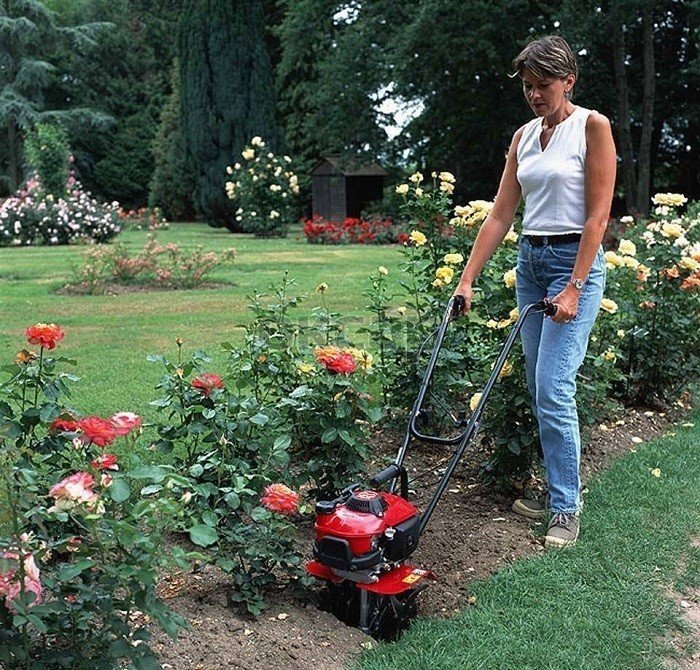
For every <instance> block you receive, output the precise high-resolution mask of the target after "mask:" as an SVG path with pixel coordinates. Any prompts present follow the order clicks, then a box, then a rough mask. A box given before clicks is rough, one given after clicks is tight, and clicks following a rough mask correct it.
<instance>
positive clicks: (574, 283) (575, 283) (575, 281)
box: [569, 277, 586, 291]
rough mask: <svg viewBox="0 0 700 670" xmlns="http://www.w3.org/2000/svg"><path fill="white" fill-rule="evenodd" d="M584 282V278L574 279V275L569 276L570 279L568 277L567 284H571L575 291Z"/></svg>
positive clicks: (579, 288)
mask: <svg viewBox="0 0 700 670" xmlns="http://www.w3.org/2000/svg"><path fill="white" fill-rule="evenodd" d="M585 283H586V280H585V279H576V277H571V279H569V284H571V285H572V286H573V287H574V288H575V289H576V290H577V291H580V290H581V289H582V288H583V285H584V284H585Z"/></svg>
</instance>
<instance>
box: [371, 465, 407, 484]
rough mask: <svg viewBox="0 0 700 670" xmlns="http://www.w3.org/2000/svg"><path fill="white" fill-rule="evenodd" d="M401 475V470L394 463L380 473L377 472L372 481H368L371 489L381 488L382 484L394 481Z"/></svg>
mask: <svg viewBox="0 0 700 670" xmlns="http://www.w3.org/2000/svg"><path fill="white" fill-rule="evenodd" d="M400 474H401V469H400V468H399V466H398V465H396V463H392V464H391V465H389V466H388V467H386V468H384V469H383V470H382V471H381V472H378V473H377V474H376V475H374V477H372V479H370V480H369V483H370V486H372V488H377V487H379V486H381V485H382V484H386V483H387V482H389V481H391V480H392V479H395V478H396V477H398V476H399V475H400Z"/></svg>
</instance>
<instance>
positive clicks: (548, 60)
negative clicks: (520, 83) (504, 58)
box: [511, 35, 578, 79]
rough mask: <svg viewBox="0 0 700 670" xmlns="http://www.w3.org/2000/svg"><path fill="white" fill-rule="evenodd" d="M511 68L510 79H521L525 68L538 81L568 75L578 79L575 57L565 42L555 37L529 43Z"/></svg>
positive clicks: (550, 36) (561, 38)
mask: <svg viewBox="0 0 700 670" xmlns="http://www.w3.org/2000/svg"><path fill="white" fill-rule="evenodd" d="M513 68H514V69H515V72H514V73H513V74H512V75H511V76H512V77H515V76H517V75H520V76H521V77H522V76H523V70H524V69H525V68H527V69H528V70H530V72H532V74H534V75H535V77H537V78H538V79H545V78H546V77H554V78H556V79H565V78H566V77H567V76H568V75H570V74H573V75H574V77H575V78H576V79H578V63H577V62H576V56H574V52H573V51H572V50H571V47H570V46H569V44H568V43H567V41H566V40H565V39H564V38H563V37H559V36H557V35H547V36H546V37H542V38H540V39H538V40H534V41H533V42H530V43H529V44H528V45H527V46H526V47H525V48H524V49H523V50H522V51H521V52H520V53H519V54H518V55H517V56H516V57H515V58H514V59H513Z"/></svg>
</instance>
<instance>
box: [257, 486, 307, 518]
mask: <svg viewBox="0 0 700 670" xmlns="http://www.w3.org/2000/svg"><path fill="white" fill-rule="evenodd" d="M260 502H261V503H262V504H263V505H264V506H265V507H267V509H269V510H270V511H271V512H278V513H279V514H285V515H287V516H291V515H292V514H296V513H297V512H298V511H299V494H298V493H295V492H294V491H292V489H290V488H289V487H288V486H285V485H284V484H270V485H269V486H266V487H265V491H264V495H263V496H262V498H260Z"/></svg>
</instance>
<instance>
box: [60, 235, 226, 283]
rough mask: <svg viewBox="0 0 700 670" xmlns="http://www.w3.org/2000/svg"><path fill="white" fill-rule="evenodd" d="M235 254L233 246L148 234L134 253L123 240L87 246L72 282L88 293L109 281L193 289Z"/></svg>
mask: <svg viewBox="0 0 700 670" xmlns="http://www.w3.org/2000/svg"><path fill="white" fill-rule="evenodd" d="M235 256H236V251H235V249H228V250H226V251H224V252H222V253H220V254H216V253H214V252H213V251H204V249H203V247H202V246H200V245H198V246H196V247H194V248H193V249H184V248H182V247H181V246H180V245H178V244H174V243H172V242H171V243H168V244H165V245H161V244H159V243H158V241H157V240H156V238H155V237H154V236H153V235H149V236H148V242H147V243H146V244H145V245H144V246H143V248H142V249H141V250H140V251H138V252H137V253H136V254H135V255H133V256H132V255H131V253H130V252H129V249H128V248H127V247H126V246H124V245H122V244H116V245H114V246H112V247H106V248H104V247H99V248H98V247H96V248H91V249H88V250H87V251H86V252H85V254H84V259H83V260H84V262H83V265H82V267H80V268H79V269H78V270H77V272H76V273H75V282H74V284H73V286H76V287H78V288H79V289H81V290H83V291H85V292H87V293H101V292H103V291H104V290H105V289H106V287H107V286H108V285H109V284H110V283H116V284H122V285H127V286H129V285H145V286H148V285H153V286H161V287H164V288H168V289H192V288H197V287H200V286H202V285H203V284H204V283H205V282H206V281H207V280H208V279H209V276H210V275H211V273H212V272H213V271H214V270H215V269H216V268H218V267H221V266H222V265H224V264H226V263H232V262H233V260H234V258H235Z"/></svg>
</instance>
